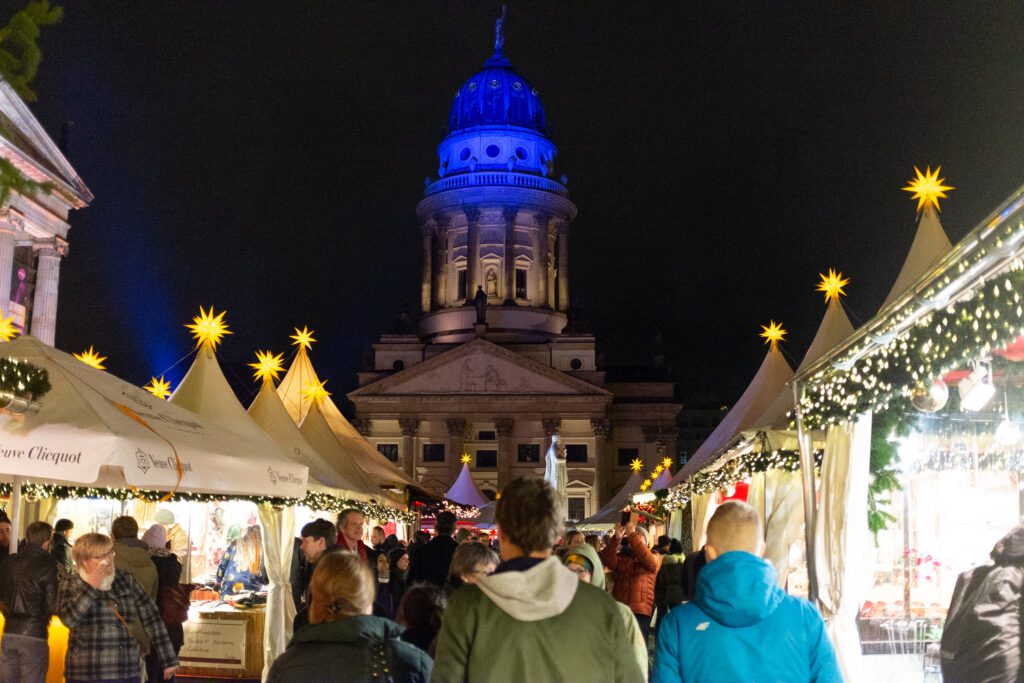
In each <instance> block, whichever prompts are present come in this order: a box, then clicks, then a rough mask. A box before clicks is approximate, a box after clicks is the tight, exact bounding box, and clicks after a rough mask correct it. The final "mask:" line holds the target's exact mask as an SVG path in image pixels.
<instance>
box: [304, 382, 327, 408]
mask: <svg viewBox="0 0 1024 683" xmlns="http://www.w3.org/2000/svg"><path fill="white" fill-rule="evenodd" d="M325 384H327V380H321V381H319V382H313V383H311V384H307V385H306V386H305V388H303V390H302V396H303V398H307V399H309V400H310V401H312V402H313V403H316V404H319V403H320V402H321V401H323V400H324V399H325V398H327V397H328V396H330V395H331V392H329V391H327V390H326V389H324V385H325Z"/></svg>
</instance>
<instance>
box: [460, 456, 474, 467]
mask: <svg viewBox="0 0 1024 683" xmlns="http://www.w3.org/2000/svg"><path fill="white" fill-rule="evenodd" d="M460 460H462V464H463V465H468V464H469V463H471V462H473V456H471V455H470V454H469V453H463V454H462V458H460Z"/></svg>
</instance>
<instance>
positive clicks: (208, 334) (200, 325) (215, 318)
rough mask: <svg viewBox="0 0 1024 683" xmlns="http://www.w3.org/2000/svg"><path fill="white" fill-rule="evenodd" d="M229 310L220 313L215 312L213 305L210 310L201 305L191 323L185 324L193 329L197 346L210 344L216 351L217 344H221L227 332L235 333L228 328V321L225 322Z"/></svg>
mask: <svg viewBox="0 0 1024 683" xmlns="http://www.w3.org/2000/svg"><path fill="white" fill-rule="evenodd" d="M225 313H227V311H221V312H220V313H219V314H218V315H214V314H213V306H210V310H209V311H204V310H203V307H202V306H200V307H199V315H197V316H196V317H194V318H192V324H191V325H185V327H187V328H188V329H190V330H191V331H192V336H193V337H195V338H196V348H197V349H198V348H200V347H201V346H208V347H210V348H211V349H213V350H214V351H216V350H217V344H220V342H221V339H222V338H223V337H224V335H226V334H233V333H232V332H231V331H229V330H228V326H227V323H225V322H224V314H225Z"/></svg>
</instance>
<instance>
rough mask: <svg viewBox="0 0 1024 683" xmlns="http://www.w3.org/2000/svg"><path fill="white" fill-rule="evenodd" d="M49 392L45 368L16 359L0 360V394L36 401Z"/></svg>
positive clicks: (48, 375)
mask: <svg viewBox="0 0 1024 683" xmlns="http://www.w3.org/2000/svg"><path fill="white" fill-rule="evenodd" d="M49 391H50V374H49V373H48V372H47V371H46V369H45V368H40V367H37V366H35V365H32V364H31V363H29V362H27V361H24V360H18V359H17V358H0V392H6V393H10V394H14V395H15V396H18V397H20V398H27V399H30V400H34V401H38V400H40V399H41V398H42V397H43V396H45V395H46V394H47V392H49Z"/></svg>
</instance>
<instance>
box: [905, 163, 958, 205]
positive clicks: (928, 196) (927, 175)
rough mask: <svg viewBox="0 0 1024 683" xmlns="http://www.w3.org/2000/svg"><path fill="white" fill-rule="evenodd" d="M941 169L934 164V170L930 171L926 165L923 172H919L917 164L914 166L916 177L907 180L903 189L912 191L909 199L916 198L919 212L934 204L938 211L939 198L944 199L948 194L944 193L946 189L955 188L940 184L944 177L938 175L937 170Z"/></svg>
mask: <svg viewBox="0 0 1024 683" xmlns="http://www.w3.org/2000/svg"><path fill="white" fill-rule="evenodd" d="M941 170H942V167H941V166H936V167H935V172H934V173H932V167H931V166H928V167H926V168H925V172H924V173H921V169H919V168H918V167H917V166H915V167H914V172H915V173H916V174H917V177H916V178H911V179H910V180H908V181H907V182H908V183H909V185H907V186H906V187H904V188H903V191H904V192H912V193H913V196H912V197H911V200H914V199H916V200H917V210H918V211H919V212H920V211H921V210H922V209H924V208H926V207H928V206H934V207H935V210H936V211H939V200H940V199H946V198H947V197H948V196H949V195H947V194H946V190H955V189H956V188H955V187H953V186H952V185H943V184H942V183H944V182H946V179H945V178H940V177H939V171H941Z"/></svg>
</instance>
